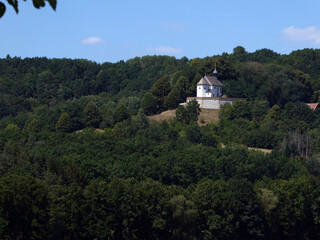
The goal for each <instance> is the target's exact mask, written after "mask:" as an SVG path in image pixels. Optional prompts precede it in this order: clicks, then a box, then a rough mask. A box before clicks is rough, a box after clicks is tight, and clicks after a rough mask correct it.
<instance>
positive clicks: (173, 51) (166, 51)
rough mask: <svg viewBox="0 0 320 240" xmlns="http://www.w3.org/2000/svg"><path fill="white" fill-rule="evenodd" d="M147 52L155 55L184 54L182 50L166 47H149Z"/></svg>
mask: <svg viewBox="0 0 320 240" xmlns="http://www.w3.org/2000/svg"><path fill="white" fill-rule="evenodd" d="M147 51H148V52H153V53H160V54H178V53H182V52H183V50H182V49H181V48H173V47H165V46H159V47H149V48H147Z"/></svg>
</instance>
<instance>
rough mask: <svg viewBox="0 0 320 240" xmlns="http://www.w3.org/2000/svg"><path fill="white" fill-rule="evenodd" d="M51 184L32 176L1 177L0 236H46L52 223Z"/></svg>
mask: <svg viewBox="0 0 320 240" xmlns="http://www.w3.org/2000/svg"><path fill="white" fill-rule="evenodd" d="M47 194H48V193H47V186H46V185H45V184H44V183H43V182H42V181H40V180H38V179H36V178H34V177H30V176H17V175H7V176H4V177H2V178H1V179H0V238H1V239H39V240H40V239H46V237H47V233H48V229H47V228H48V222H49V216H48V213H49V211H48V210H49V203H48V199H47Z"/></svg>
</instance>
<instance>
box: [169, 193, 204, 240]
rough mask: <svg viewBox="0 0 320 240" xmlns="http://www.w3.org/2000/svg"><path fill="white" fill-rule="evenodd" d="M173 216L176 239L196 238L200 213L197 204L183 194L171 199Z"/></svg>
mask: <svg viewBox="0 0 320 240" xmlns="http://www.w3.org/2000/svg"><path fill="white" fill-rule="evenodd" d="M170 204H171V209H172V218H173V226H172V228H173V235H174V237H175V238H176V239H194V237H195V236H196V232H195V229H196V222H197V218H198V213H197V210H196V207H195V204H194V203H193V202H192V201H191V200H187V199H186V198H185V196H183V195H177V196H174V197H173V198H172V199H171V200H170Z"/></svg>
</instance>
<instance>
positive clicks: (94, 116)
mask: <svg viewBox="0 0 320 240" xmlns="http://www.w3.org/2000/svg"><path fill="white" fill-rule="evenodd" d="M82 116H83V123H84V124H85V125H86V126H87V127H99V123H100V122H101V120H102V117H101V113H100V110H99V108H98V107H97V105H96V104H95V103H94V102H92V101H91V102H89V103H88V104H87V106H85V108H84V109H83V114H82Z"/></svg>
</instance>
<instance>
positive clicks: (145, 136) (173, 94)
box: [0, 46, 320, 240]
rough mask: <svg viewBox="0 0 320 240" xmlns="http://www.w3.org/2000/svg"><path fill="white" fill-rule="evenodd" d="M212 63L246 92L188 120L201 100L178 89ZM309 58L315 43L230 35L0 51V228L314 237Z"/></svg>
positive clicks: (317, 160)
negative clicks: (141, 46)
mask: <svg viewBox="0 0 320 240" xmlns="http://www.w3.org/2000/svg"><path fill="white" fill-rule="evenodd" d="M215 66H216V67H217V69H218V77H219V79H220V80H221V82H222V83H223V92H224V94H225V95H226V96H228V97H238V98H243V99H246V101H237V102H235V103H234V104H233V105H232V106H231V105H225V106H224V107H223V108H222V109H221V110H220V115H219V123H218V124H213V123H207V124H206V125H205V126H199V125H198V124H197V120H198V115H199V111H201V109H199V105H198V104H197V103H196V102H193V101H191V102H190V103H188V104H187V105H186V106H185V107H183V106H179V103H181V102H185V100H186V97H187V96H195V93H196V83H197V82H198V81H199V80H200V79H201V78H202V76H203V75H204V74H211V73H212V71H213V70H214V68H215ZM319 66H320V50H315V49H304V50H298V51H294V52H292V53H291V54H288V55H281V54H278V53H276V52H274V51H272V50H269V49H261V50H257V51H255V52H253V53H249V52H247V51H246V50H245V49H244V48H243V47H241V46H238V47H236V48H234V50H233V53H232V54H227V53H224V54H222V55H219V56H211V57H206V58H203V59H200V58H195V59H187V58H186V57H183V58H181V59H176V58H174V57H169V56H145V57H141V58H139V57H137V58H134V59H130V60H127V61H120V62H117V63H108V62H106V63H103V64H98V63H95V62H91V61H88V60H84V59H76V60H71V59H47V58H25V59H21V58H18V57H13V58H12V57H10V56H9V55H8V56H7V57H6V58H4V59H0V239H50V240H51V239H52V240H58V239H65V240H68V239H192V240H193V239H206V240H209V239H215V240H218V239H221V240H226V239H230V240H237V239H239V240H248V239H254V240H257V239H279V240H280V239H319V238H320V110H317V109H316V110H315V111H313V110H311V108H310V107H309V106H308V105H306V103H317V102H318V101H320V67H319ZM176 108H177V111H176V117H175V118H174V119H172V120H170V121H163V122H156V121H150V120H149V118H148V116H149V115H153V114H157V113H160V112H162V111H165V110H168V109H176ZM249 147H250V148H249ZM252 148H253V149H252ZM260 148H263V149H272V152H271V153H264V152H262V151H260V150H259V149H260Z"/></svg>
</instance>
